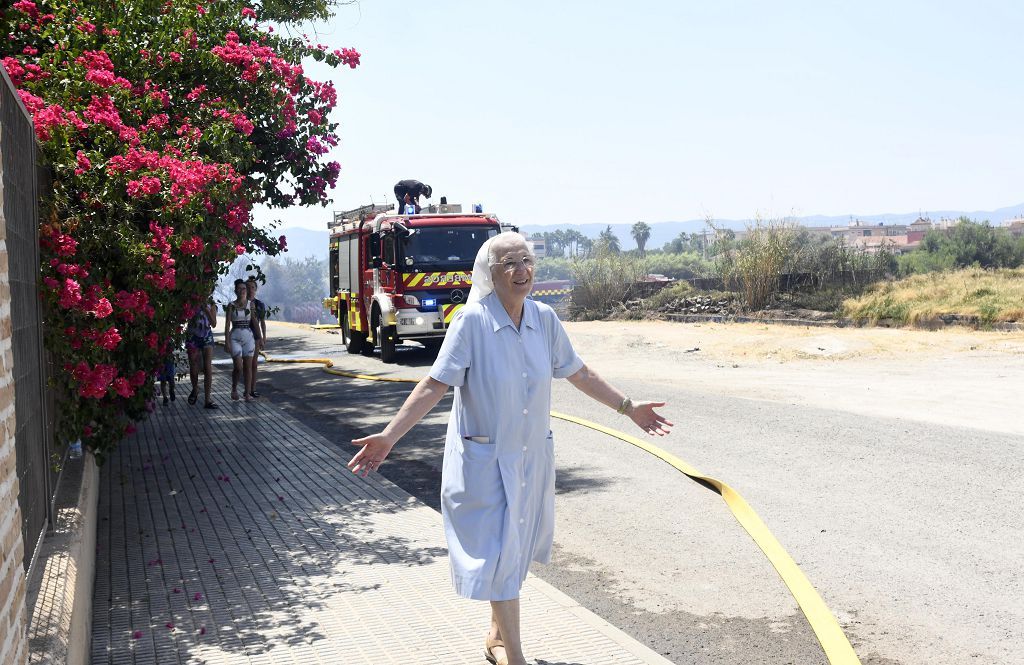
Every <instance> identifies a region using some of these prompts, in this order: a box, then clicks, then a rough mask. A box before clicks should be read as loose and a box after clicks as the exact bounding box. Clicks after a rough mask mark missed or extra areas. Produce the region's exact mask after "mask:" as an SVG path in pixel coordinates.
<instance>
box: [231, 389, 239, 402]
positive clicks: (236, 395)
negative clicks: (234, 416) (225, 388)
mask: <svg viewBox="0 0 1024 665" xmlns="http://www.w3.org/2000/svg"><path fill="white" fill-rule="evenodd" d="M231 399H233V400H234V401H236V402H237V401H238V391H237V390H232V391H231Z"/></svg>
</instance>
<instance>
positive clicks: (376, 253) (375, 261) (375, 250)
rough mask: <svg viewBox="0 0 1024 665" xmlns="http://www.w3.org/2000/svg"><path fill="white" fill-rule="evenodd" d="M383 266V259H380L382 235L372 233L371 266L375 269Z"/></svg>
mask: <svg viewBox="0 0 1024 665" xmlns="http://www.w3.org/2000/svg"><path fill="white" fill-rule="evenodd" d="M381 264H382V262H381V258H380V234H379V233H371V234H370V265H371V266H373V267H374V268H379V267H381Z"/></svg>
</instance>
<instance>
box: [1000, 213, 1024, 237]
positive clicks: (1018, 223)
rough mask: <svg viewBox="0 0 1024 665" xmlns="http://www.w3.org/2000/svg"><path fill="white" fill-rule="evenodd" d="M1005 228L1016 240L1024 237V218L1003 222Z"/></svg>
mask: <svg viewBox="0 0 1024 665" xmlns="http://www.w3.org/2000/svg"><path fill="white" fill-rule="evenodd" d="M1003 226H1004V227H1006V230H1007V231H1009V232H1010V233H1011V234H1012V235H1013V236H1014V237H1016V238H1019V237H1021V236H1024V216H1022V217H1014V218H1013V219H1008V220H1006V221H1005V222H1003Z"/></svg>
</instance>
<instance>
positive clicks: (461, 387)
mask: <svg viewBox="0 0 1024 665" xmlns="http://www.w3.org/2000/svg"><path fill="white" fill-rule="evenodd" d="M581 367H583V361H582V360H581V359H580V357H579V356H577V355H576V352H575V350H573V348H572V344H571V343H570V342H569V337H568V336H567V335H566V334H565V330H564V329H563V328H562V323H561V322H560V321H559V320H558V316H557V315H556V314H555V312H554V310H552V309H551V308H550V307H548V306H547V305H545V304H543V303H537V302H534V301H532V300H527V301H526V302H525V303H524V306H523V318H522V321H521V322H520V327H519V330H516V327H515V326H514V325H513V324H512V320H511V319H510V318H509V315H508V313H507V312H506V311H505V308H504V307H503V306H502V304H501V301H499V300H498V297H497V295H495V294H494V293H491V294H490V295H488V296H487V297H485V298H483V299H482V300H481V301H480V302H478V303H474V304H472V305H467V306H466V307H463V308H462V309H461V310H460V311H459V313H458V314H457V315H456V316H455V319H454V320H453V321H452V326H451V328H450V329H449V330H448V333H447V335H446V336H445V340H444V344H443V345H442V346H441V350H440V352H439V353H438V355H437V361H436V362H435V363H434V366H433V367H432V368H431V370H430V376H431V377H432V378H434V379H436V380H437V381H440V382H441V383H445V384H448V385H450V386H455V401H454V403H453V405H452V413H451V418H450V419H449V421H448V434H447V437H446V439H445V448H444V465H443V469H442V472H441V514H442V516H443V518H444V529H445V536H446V537H447V539H448V554H449V561H450V562H451V569H452V583H453V584H454V586H455V591H456V593H458V594H459V595H460V596H463V597H465V598H472V599H475V600H511V599H513V598H518V597H519V589H520V587H521V586H522V584H523V581H524V580H525V579H526V573H527V571H528V570H529V568H530V562H531V561H539V562H540V563H548V562H549V561H550V560H551V542H552V539H553V537H554V523H555V460H554V449H553V445H554V442H553V441H552V438H551V429H550V411H551V380H552V378H558V379H561V378H565V377H568V376H572V375H573V374H575V373H576V372H577V371H579V369H580V368H581ZM466 437H474V438H483V437H486V439H487V440H488V441H489V442H488V443H480V442H476V441H471V440H469V439H467V438H466Z"/></svg>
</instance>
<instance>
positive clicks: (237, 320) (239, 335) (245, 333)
mask: <svg viewBox="0 0 1024 665" xmlns="http://www.w3.org/2000/svg"><path fill="white" fill-rule="evenodd" d="M224 319H225V320H224V346H225V347H226V348H227V351H228V353H230V354H231V363H232V367H231V399H233V400H235V401H238V379H240V378H241V379H242V395H243V396H244V397H245V401H246V402H251V401H252V397H250V396H249V393H251V392H252V374H251V372H250V369H251V367H252V357H253V354H254V353H256V337H255V336H254V335H253V333H252V331H253V328H255V327H256V326H255V321H256V313H255V311H254V310H253V308H252V305H251V303H250V302H249V297H248V288H247V287H246V285H245V280H242V279H236V280H235V299H234V300H233V301H231V302H230V303H228V308H227V312H226V313H225V316H224Z"/></svg>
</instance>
